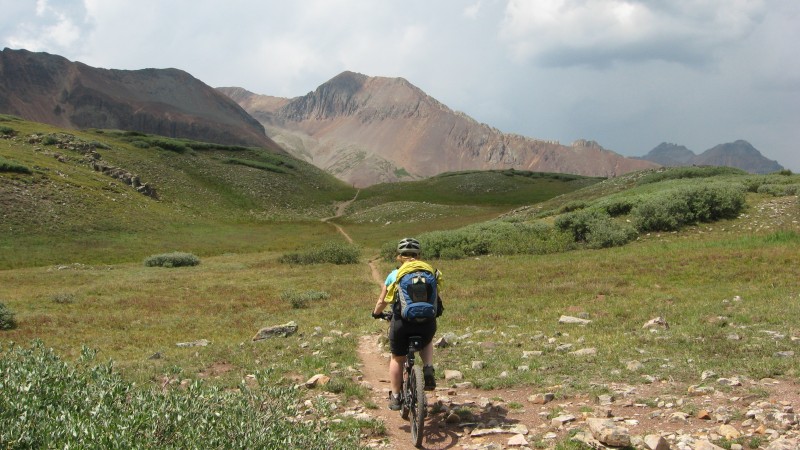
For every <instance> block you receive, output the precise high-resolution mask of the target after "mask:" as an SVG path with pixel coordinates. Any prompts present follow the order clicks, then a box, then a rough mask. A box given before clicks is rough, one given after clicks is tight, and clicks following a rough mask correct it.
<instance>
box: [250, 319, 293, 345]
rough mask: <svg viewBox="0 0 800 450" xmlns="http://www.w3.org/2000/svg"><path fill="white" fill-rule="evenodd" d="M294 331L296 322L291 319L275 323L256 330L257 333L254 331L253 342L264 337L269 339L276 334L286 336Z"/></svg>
mask: <svg viewBox="0 0 800 450" xmlns="http://www.w3.org/2000/svg"><path fill="white" fill-rule="evenodd" d="M296 332H297V323H295V322H294V321H291V322H289V323H285V324H283V325H275V326H271V327H266V328H262V329H260V330H258V333H256V335H255V336H253V342H256V341H263V340H264V339H269V338H272V337H276V336H280V337H287V336H291V335H293V334H294V333H296Z"/></svg>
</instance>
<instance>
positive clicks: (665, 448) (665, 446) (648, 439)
mask: <svg viewBox="0 0 800 450" xmlns="http://www.w3.org/2000/svg"><path fill="white" fill-rule="evenodd" d="M644 448H645V449H646V450H669V443H668V442H667V440H666V439H664V438H663V437H662V436H660V435H657V434H648V435H647V436H645V437H644Z"/></svg>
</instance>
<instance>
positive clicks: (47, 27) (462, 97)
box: [0, 0, 800, 172]
mask: <svg viewBox="0 0 800 450" xmlns="http://www.w3.org/2000/svg"><path fill="white" fill-rule="evenodd" d="M0 11H3V15H2V17H0V45H2V47H9V48H14V49H19V48H25V49H28V50H31V51H44V52H48V53H52V54H58V55H61V56H64V57H66V58H68V59H70V60H73V61H81V62H83V63H86V64H89V65H91V66H95V67H103V68H109V69H143V68H151V67H153V68H168V67H174V68H178V69H182V70H185V71H187V72H189V73H191V74H192V75H194V76H195V77H197V78H198V79H200V80H202V81H203V82H205V83H207V84H209V85H211V86H214V87H219V86H240V87H243V88H245V89H248V90H250V91H253V92H256V93H259V94H267V95H276V96H282V97H295V96H299V95H304V94H306V93H307V92H309V91H312V90H314V89H315V88H316V87H317V86H318V85H320V84H322V83H324V82H325V81H327V80H329V79H330V78H333V77H334V76H335V75H337V74H338V73H340V72H342V71H344V70H352V71H355V72H360V73H363V74H366V75H370V76H386V77H403V78H405V79H407V80H408V81H410V82H411V83H413V84H415V85H416V86H418V87H420V88H421V89H422V90H424V91H425V92H426V93H427V94H429V95H430V96H432V97H434V98H436V99H437V100H439V101H441V102H442V103H444V104H446V105H448V106H449V107H451V108H453V109H455V110H458V111H462V112H464V113H466V114H468V115H470V116H471V117H473V118H475V119H476V120H478V121H480V122H484V123H487V124H489V125H491V126H493V127H496V128H498V129H500V130H501V131H504V132H511V133H517V134H522V135H526V136H530V137H535V138H540V139H556V140H559V141H561V142H562V143H565V144H568V143H570V142H572V141H574V140H576V139H592V140H596V141H598V142H599V143H600V144H601V145H603V146H604V147H606V148H608V149H611V150H614V151H616V152H618V153H621V154H623V155H627V156H641V155H643V154H645V153H647V152H648V151H649V150H650V149H652V148H653V147H655V146H656V145H658V144H659V143H661V142H665V141H666V142H672V143H677V144H681V145H685V146H687V147H688V148H690V149H692V150H693V151H695V152H696V153H700V152H702V151H704V150H707V149H708V148H711V147H713V146H714V145H716V144H720V143H725V142H733V141H735V140H737V139H745V140H747V141H749V142H750V143H752V144H753V145H754V146H755V147H756V148H758V149H759V150H760V151H761V152H762V153H763V154H764V155H765V156H766V157H768V158H770V159H775V160H777V161H778V162H779V163H781V164H783V165H784V166H786V167H788V168H790V169H792V170H793V171H795V172H800V151H799V150H798V149H797V148H796V146H797V143H800V46H798V45H797V42H800V2H797V1H795V0H663V1H659V0H638V1H635V0H527V1H525V0H465V1H456V0H437V1H428V0H404V1H395V0H295V1H292V2H287V1H261V2H252V1H245V0H226V1H212V0H137V1H123V0H83V1H81V0H0Z"/></svg>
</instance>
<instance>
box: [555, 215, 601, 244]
mask: <svg viewBox="0 0 800 450" xmlns="http://www.w3.org/2000/svg"><path fill="white" fill-rule="evenodd" d="M601 220H608V215H607V214H606V213H604V212H603V211H601V210H599V209H596V208H592V209H584V210H580V211H575V212H571V213H567V214H562V215H560V216H558V217H557V218H556V221H555V226H556V227H557V228H558V229H560V230H561V231H566V232H568V233H571V234H572V238H573V239H574V240H575V242H586V238H587V236H588V234H589V230H590V228H591V226H592V224H593V223H594V222H598V221H601Z"/></svg>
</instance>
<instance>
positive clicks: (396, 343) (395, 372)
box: [389, 320, 408, 395]
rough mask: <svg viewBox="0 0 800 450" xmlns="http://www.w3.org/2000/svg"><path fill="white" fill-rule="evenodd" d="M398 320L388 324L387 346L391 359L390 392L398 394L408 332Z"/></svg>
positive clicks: (401, 385) (401, 379) (406, 350)
mask: <svg viewBox="0 0 800 450" xmlns="http://www.w3.org/2000/svg"><path fill="white" fill-rule="evenodd" d="M406 331H407V330H405V329H404V327H403V322H402V321H400V320H392V322H391V324H390V325H389V348H390V349H391V351H392V359H390V360H389V380H390V381H391V384H392V393H393V394H397V395H400V392H401V391H402V389H403V364H405V362H406V355H408V334H407V333H406Z"/></svg>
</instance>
